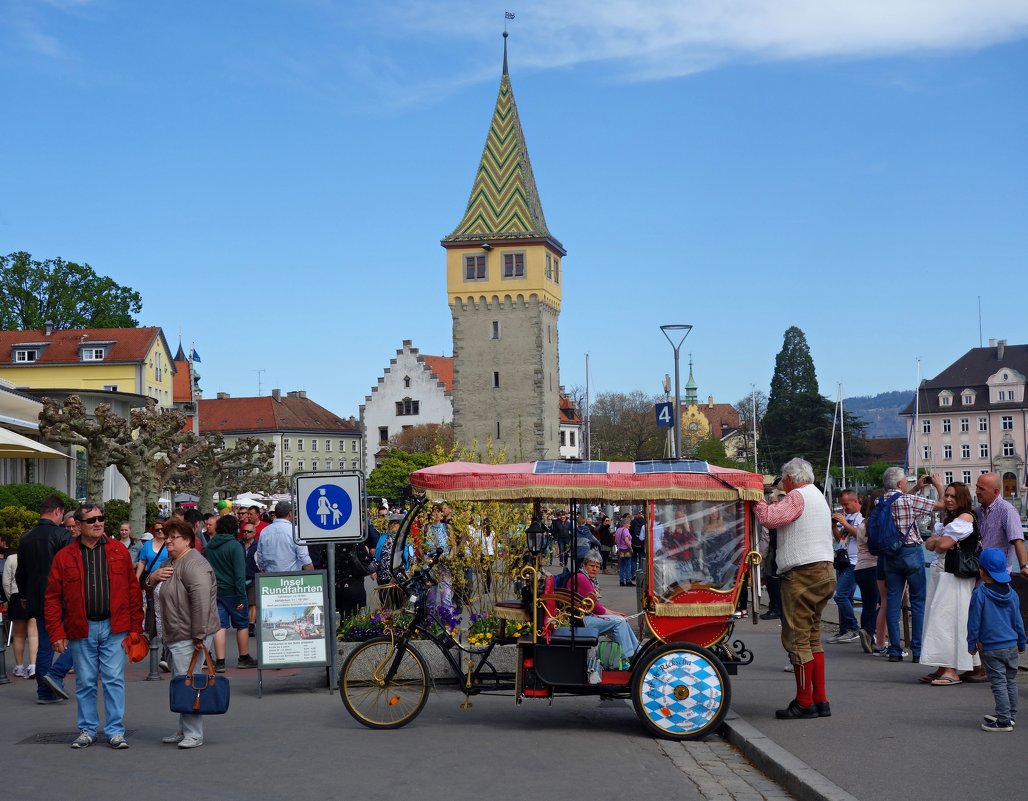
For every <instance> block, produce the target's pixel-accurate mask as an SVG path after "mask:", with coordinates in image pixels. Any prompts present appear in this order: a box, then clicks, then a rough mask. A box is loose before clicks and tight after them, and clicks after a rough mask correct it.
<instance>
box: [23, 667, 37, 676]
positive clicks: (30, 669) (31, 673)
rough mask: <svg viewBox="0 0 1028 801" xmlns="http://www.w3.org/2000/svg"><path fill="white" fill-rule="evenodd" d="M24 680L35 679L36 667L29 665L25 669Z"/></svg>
mask: <svg viewBox="0 0 1028 801" xmlns="http://www.w3.org/2000/svg"><path fill="white" fill-rule="evenodd" d="M25 678H26V679H34V678H36V666H35V665H29V666H28V667H27V668H25Z"/></svg>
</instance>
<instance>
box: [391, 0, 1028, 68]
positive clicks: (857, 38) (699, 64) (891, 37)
mask: <svg viewBox="0 0 1028 801" xmlns="http://www.w3.org/2000/svg"><path fill="white" fill-rule="evenodd" d="M511 4H512V5H515V3H513V2H512V3H511ZM385 5H387V7H388V11H387V12H383V14H384V15H388V18H386V17H385V16H383V17H382V21H383V22H384V23H386V24H387V25H390V26H398V27H400V28H402V29H405V30H407V31H409V32H421V33H423V34H427V35H430V36H431V37H432V38H433V39H435V40H436V42H440V41H446V40H451V41H459V40H465V41H466V40H468V39H474V40H477V41H483V40H493V39H494V38H495V36H496V33H497V32H498V28H499V25H500V23H501V22H502V20H501V19H497V21H496V26H497V27H496V28H493V29H491V30H490V29H488V28H486V27H485V24H484V21H485V12H484V10H483V4H482V3H480V2H477V1H476V0H448V1H447V0H437V1H436V2H424V0H407V1H406V2H402V1H401V2H392V3H389V4H385ZM516 6H517V7H516V19H515V20H514V21H513V22H512V23H510V26H509V27H510V30H511V31H512V35H513V36H514V37H515V38H513V39H512V46H513V43H514V42H516V47H517V53H518V63H519V66H520V67H521V68H522V69H524V68H526V67H531V68H537V69H546V68H552V67H560V66H569V65H574V64H580V63H587V62H608V63H610V64H611V65H612V66H614V67H615V68H616V70H617V71H618V72H620V73H621V74H622V75H623V77H625V78H627V79H634V80H648V79H659V78H666V77H673V76H677V75H684V74H688V73H691V72H696V71H698V70H703V69H710V68H712V67H715V66H717V65H719V64H725V63H730V62H733V61H737V60H744V61H754V60H775V61H780V60H788V59H809V58H838V57H843V58H871V57H877V56H888V55H899V54H904V53H926V52H932V51H948V50H957V49H974V48H980V47H986V46H989V45H993V44H998V43H1001V42H1006V41H1011V40H1015V39H1019V38H1022V37H1024V36H1026V35H1028V3H1026V2H1024V0H620V2H602V0H592V1H591V2H587V0H562V1H561V2H552V0H522V1H521V2H518V3H516ZM372 13H374V12H372ZM493 14H495V12H494V11H491V10H490V12H489V16H490V17H492V15H493Z"/></svg>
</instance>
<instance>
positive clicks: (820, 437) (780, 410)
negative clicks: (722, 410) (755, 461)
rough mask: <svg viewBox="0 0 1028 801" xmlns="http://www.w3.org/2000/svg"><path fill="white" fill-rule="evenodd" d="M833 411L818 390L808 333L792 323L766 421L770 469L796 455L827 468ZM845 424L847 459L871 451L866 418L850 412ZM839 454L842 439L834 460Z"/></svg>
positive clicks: (764, 439) (764, 441) (778, 362)
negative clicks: (864, 421) (866, 439)
mask: <svg viewBox="0 0 1028 801" xmlns="http://www.w3.org/2000/svg"><path fill="white" fill-rule="evenodd" d="M834 413H835V404H834V403H832V402H831V401H830V400H828V399H827V398H825V397H823V396H822V395H821V393H820V392H819V391H818V385H817V373H816V371H815V370H814V360H813V359H812V358H811V356H810V347H809V346H808V345H807V337H806V335H804V333H803V332H802V331H801V330H800V329H799V328H797V327H796V326H792V327H790V328H789V329H788V330H786V332H785V338H784V341H783V343H782V349H781V350H780V351H779V352H778V355H777V356H776V357H775V373H774V376H773V377H772V379H771V394H770V396H769V397H768V401H767V412H766V413H765V415H764V421H763V437H762V444H763V447H764V453H765V454H767V458H768V460H769V463H770V465H771V469H772V470H777V469H778V467H780V466H781V465H782V464H783V463H784V462H786V461H788V460H789V459H791V458H792V457H794V456H800V457H802V458H804V459H806V460H807V461H808V462H810V463H811V464H812V465H814V466H815V467H817V468H821V469H823V468H824V466H825V465H826V463H827V461H828V452H829V447H830V446H831V444H832V430H833V426H832V423H833V418H834ZM844 423H845V426H844V427H845V431H846V455H847V458H849V457H851V456H852V457H853V458H855V459H856V458H860V457H861V456H863V455H865V454H866V452H867V449H866V446H865V444H864V427H865V426H864V423H863V422H862V421H861V420H860V419H859V418H857V417H854V416H852V415H850V414H849V413H846V415H845V418H844ZM836 436H838V434H836ZM838 453H839V447H838V444H837V445H836V451H835V454H833V460H834V459H835V458H836V455H837V454H838Z"/></svg>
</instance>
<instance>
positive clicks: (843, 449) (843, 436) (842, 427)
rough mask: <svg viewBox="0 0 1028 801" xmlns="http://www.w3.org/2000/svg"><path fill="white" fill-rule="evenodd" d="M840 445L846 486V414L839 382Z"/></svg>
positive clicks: (843, 482)
mask: <svg viewBox="0 0 1028 801" xmlns="http://www.w3.org/2000/svg"><path fill="white" fill-rule="evenodd" d="M839 446H840V448H841V452H842V486H843V489H845V488H846V486H847V484H846V415H845V413H844V411H843V408H842V384H841V383H840V384H839Z"/></svg>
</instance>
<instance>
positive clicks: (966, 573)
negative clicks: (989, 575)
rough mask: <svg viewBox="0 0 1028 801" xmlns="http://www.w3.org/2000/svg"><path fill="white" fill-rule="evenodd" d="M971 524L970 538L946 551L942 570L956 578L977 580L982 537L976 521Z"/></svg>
mask: <svg viewBox="0 0 1028 801" xmlns="http://www.w3.org/2000/svg"><path fill="white" fill-rule="evenodd" d="M972 524H973V526H974V530H973V531H972V532H971V536H969V537H966V538H964V539H962V540H961V541H960V542H958V543H957V544H956V545H954V546H953V547H952V548H950V549H949V550H948V551H946V556H945V561H944V562H943V569H944V570H945V571H946V572H947V573H952V574H953V575H954V576H956V577H957V578H978V570H979V568H980V567H981V561H980V560H979V555H980V554H981V544H982V535H981V531H980V530H979V529H978V520H977V519H975V520H973V521H972Z"/></svg>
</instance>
